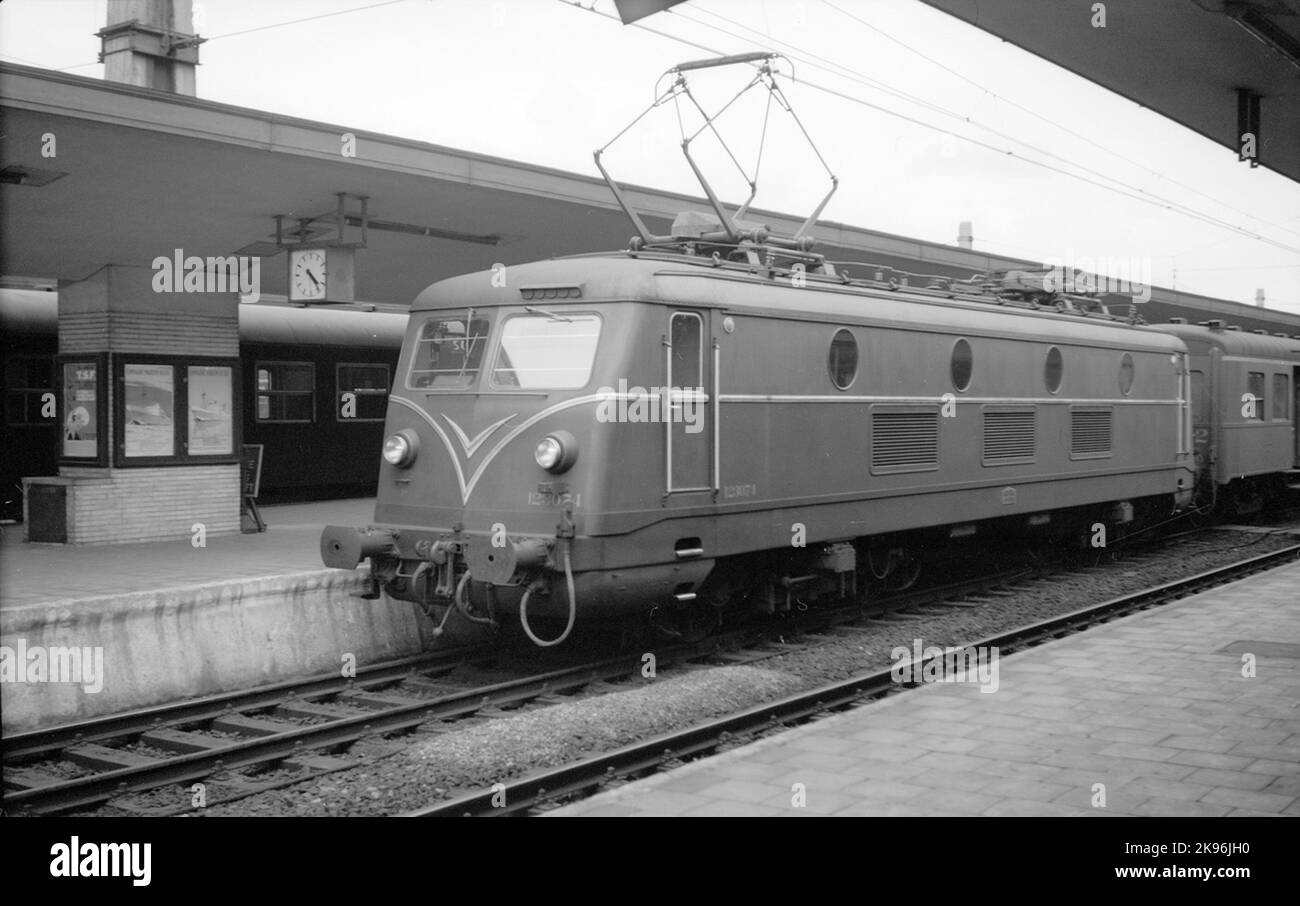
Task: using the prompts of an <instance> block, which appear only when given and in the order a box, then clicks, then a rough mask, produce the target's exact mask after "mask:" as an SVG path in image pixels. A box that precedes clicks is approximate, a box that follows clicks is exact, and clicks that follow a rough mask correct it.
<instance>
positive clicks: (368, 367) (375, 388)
mask: <svg viewBox="0 0 1300 906" xmlns="http://www.w3.org/2000/svg"><path fill="white" fill-rule="evenodd" d="M389 386H390V384H389V373H388V366H387V365H384V364H365V363H359V362H340V363H339V364H338V365H337V366H335V369H334V417H335V419H336V420H338V421H341V422H382V421H383V420H384V414H385V412H386V411H387V409H388V388H389Z"/></svg>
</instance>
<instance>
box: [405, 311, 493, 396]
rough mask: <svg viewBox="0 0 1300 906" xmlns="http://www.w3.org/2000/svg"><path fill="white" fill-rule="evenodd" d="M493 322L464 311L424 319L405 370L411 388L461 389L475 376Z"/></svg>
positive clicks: (468, 384) (470, 382)
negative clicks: (408, 368)
mask: <svg viewBox="0 0 1300 906" xmlns="http://www.w3.org/2000/svg"><path fill="white" fill-rule="evenodd" d="M491 330H492V324H491V322H490V321H489V320H488V319H487V318H479V317H475V315H474V312H473V310H470V311H468V312H465V313H463V314H455V315H438V316H435V317H432V318H430V319H429V320H427V321H425V322H424V325H423V326H422V327H421V328H420V335H419V337H417V338H416V341H415V349H414V351H413V353H412V356H411V368H410V371H409V372H407V376H406V386H407V387H409V388H411V389H412V390H422V389H427V390H462V389H464V388H466V387H471V386H473V384H474V381H475V379H476V378H477V377H478V371H479V367H480V366H481V365H482V363H483V353H484V351H485V350H486V348H487V342H488V335H489V333H490V332H491Z"/></svg>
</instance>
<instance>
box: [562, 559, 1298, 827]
mask: <svg viewBox="0 0 1300 906" xmlns="http://www.w3.org/2000/svg"><path fill="white" fill-rule="evenodd" d="M1298 589H1300V564H1292V565H1288V566H1285V567H1281V568H1278V569H1275V570H1272V571H1270V572H1268V573H1263V574H1260V575H1258V576H1255V577H1252V578H1250V579H1246V580H1243V581H1241V582H1237V583H1234V584H1232V585H1226V586H1224V587H1222V588H1219V589H1215V590H1213V591H1209V592H1206V593H1203V594H1200V595H1196V596H1194V597H1190V598H1187V599H1186V600H1183V601H1179V602H1176V603H1173V604H1168V605H1164V606H1161V607H1159V608H1156V609H1154V610H1151V611H1147V612H1144V613H1141V614H1137V615H1134V616H1130V617H1126V618H1124V619H1120V620H1116V621H1114V622H1113V623H1108V624H1105V625H1103V626H1099V627H1096V628H1093V629H1090V630H1087V631H1086V632H1084V633H1081V634H1078V635H1073V636H1070V637H1067V638H1064V639H1060V640H1057V641H1053V642H1049V643H1046V644H1044V645H1041V646H1038V647H1035V648H1031V649H1028V650H1025V651H1022V652H1018V653H1015V654H1011V655H1008V656H1006V657H1005V658H1000V660H999V674H1000V675H999V683H998V688H997V690H996V691H993V692H987V693H985V692H981V691H980V688H979V686H978V685H976V684H974V683H931V684H926V685H922V686H920V687H918V688H916V689H913V690H909V691H906V692H902V693H899V694H897V695H894V696H891V697H889V698H887V699H884V700H882V701H880V702H876V703H873V704H869V705H864V706H862V707H860V708H856V709H854V710H852V711H848V712H845V713H843V714H839V715H835V716H833V717H830V718H827V719H824V720H819V721H816V722H813V723H810V724H807V725H805V726H802V727H799V728H796V729H792V730H789V731H786V732H782V733H779V734H776V735H774V736H771V737H768V738H765V739H762V740H759V741H757V742H754V743H751V744H749V745H745V746H741V747H738V748H736V749H734V750H731V751H729V752H725V753H723V754H720V755H718V756H716V757H712V758H706V759H701V760H699V761H695V762H692V763H691V764H688V765H686V766H684V767H681V768H678V769H675V770H672V771H668V772H665V773H662V774H658V775H655V776H652V777H649V778H646V779H643V780H639V781H636V782H633V783H629V784H627V785H625V786H622V787H619V788H617V789H612V790H608V791H606V792H604V793H600V794H598V795H596V796H593V797H591V798H589V799H586V800H583V801H581V802H578V803H575V804H573V805H570V806H566V807H563V808H559V809H555V810H554V811H551V812H548V813H547V814H548V815H554V816H564V815H620V816H669V815H671V816H696V815H698V816H705V815H735V816H744V815H754V816H768V815H770V816H782V815H786V816H792V815H809V814H815V815H845V816H849V815H873V816H927V817H928V816H960V815H990V816H997V815H1007V816H1017V815H1020V816H1038V815H1062V816H1068V815H1079V816H1108V815H1147V816H1193V817H1194V816H1249V815H1256V816H1264V815H1267V816H1279V815H1290V816H1297V815H1300V591H1298ZM1246 655H1253V656H1254V675H1253V676H1251V677H1247V676H1244V675H1243V670H1244V667H1245V663H1244V661H1245V660H1247V659H1246V658H1245V656H1246ZM800 784H801V785H802V786H797V785H800ZM801 795H802V797H803V802H804V804H803V805H802V806H801V805H799V804H798V802H799V799H800V796H801Z"/></svg>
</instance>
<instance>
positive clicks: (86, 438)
mask: <svg viewBox="0 0 1300 906" xmlns="http://www.w3.org/2000/svg"><path fill="white" fill-rule="evenodd" d="M98 377H99V366H98V365H97V364H96V363H95V362H68V363H66V364H65V365H64V366H63V455H64V456H85V457H90V458H93V457H95V456H98V455H99V430H100V426H99V415H98V413H99V396H98V394H99V382H98Z"/></svg>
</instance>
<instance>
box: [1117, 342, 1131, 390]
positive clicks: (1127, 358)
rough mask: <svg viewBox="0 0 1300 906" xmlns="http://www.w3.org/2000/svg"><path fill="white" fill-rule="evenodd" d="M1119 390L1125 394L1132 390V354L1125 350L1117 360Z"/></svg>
mask: <svg viewBox="0 0 1300 906" xmlns="http://www.w3.org/2000/svg"><path fill="white" fill-rule="evenodd" d="M1119 392H1120V393H1122V394H1124V395H1125V396H1128V395H1129V394H1130V393H1132V392H1133V356H1131V355H1129V354H1128V353H1127V352H1126V353H1124V357H1123V358H1121V359H1120V360H1119Z"/></svg>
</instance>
